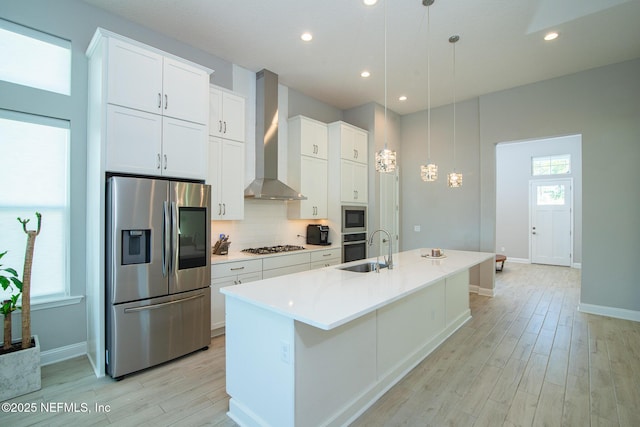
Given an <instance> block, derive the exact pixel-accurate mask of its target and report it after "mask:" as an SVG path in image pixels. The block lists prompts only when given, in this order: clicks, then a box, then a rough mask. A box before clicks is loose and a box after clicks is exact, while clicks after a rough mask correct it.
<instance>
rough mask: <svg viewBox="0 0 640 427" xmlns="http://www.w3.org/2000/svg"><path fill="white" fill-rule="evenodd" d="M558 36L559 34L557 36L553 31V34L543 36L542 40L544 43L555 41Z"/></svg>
mask: <svg viewBox="0 0 640 427" xmlns="http://www.w3.org/2000/svg"><path fill="white" fill-rule="evenodd" d="M558 36H559V34H558V33H556V32H555V31H553V32H550V33H547V34H545V36H544V39H545V40H546V41H551V40H555V39H557V38H558Z"/></svg>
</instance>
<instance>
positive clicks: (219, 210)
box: [218, 203, 222, 216]
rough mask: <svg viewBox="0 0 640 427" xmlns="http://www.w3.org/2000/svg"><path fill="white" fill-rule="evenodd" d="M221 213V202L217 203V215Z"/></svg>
mask: <svg viewBox="0 0 640 427" xmlns="http://www.w3.org/2000/svg"><path fill="white" fill-rule="evenodd" d="M220 215H222V203H218V216H220Z"/></svg>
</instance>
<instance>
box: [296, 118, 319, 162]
mask: <svg viewBox="0 0 640 427" xmlns="http://www.w3.org/2000/svg"><path fill="white" fill-rule="evenodd" d="M289 144H296V145H299V146H300V154H301V155H303V156H311V157H315V158H318V159H325V160H326V159H327V146H328V139H327V125H326V123H322V122H319V121H317V120H313V119H310V118H308V117H304V116H295V117H292V118H290V119H289Z"/></svg>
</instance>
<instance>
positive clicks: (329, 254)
mask: <svg viewBox="0 0 640 427" xmlns="http://www.w3.org/2000/svg"><path fill="white" fill-rule="evenodd" d="M322 256H331V254H324V255H322Z"/></svg>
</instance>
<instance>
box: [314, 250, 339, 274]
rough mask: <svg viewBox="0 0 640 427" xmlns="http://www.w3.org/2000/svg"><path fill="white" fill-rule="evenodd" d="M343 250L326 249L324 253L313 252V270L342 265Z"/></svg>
mask: <svg viewBox="0 0 640 427" xmlns="http://www.w3.org/2000/svg"><path fill="white" fill-rule="evenodd" d="M341 255H342V250H341V249H340V248H332V249H325V250H323V251H315V252H311V268H310V270H315V269H317V268H323V267H329V266H331V265H337V264H341V263H342V261H341Z"/></svg>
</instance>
